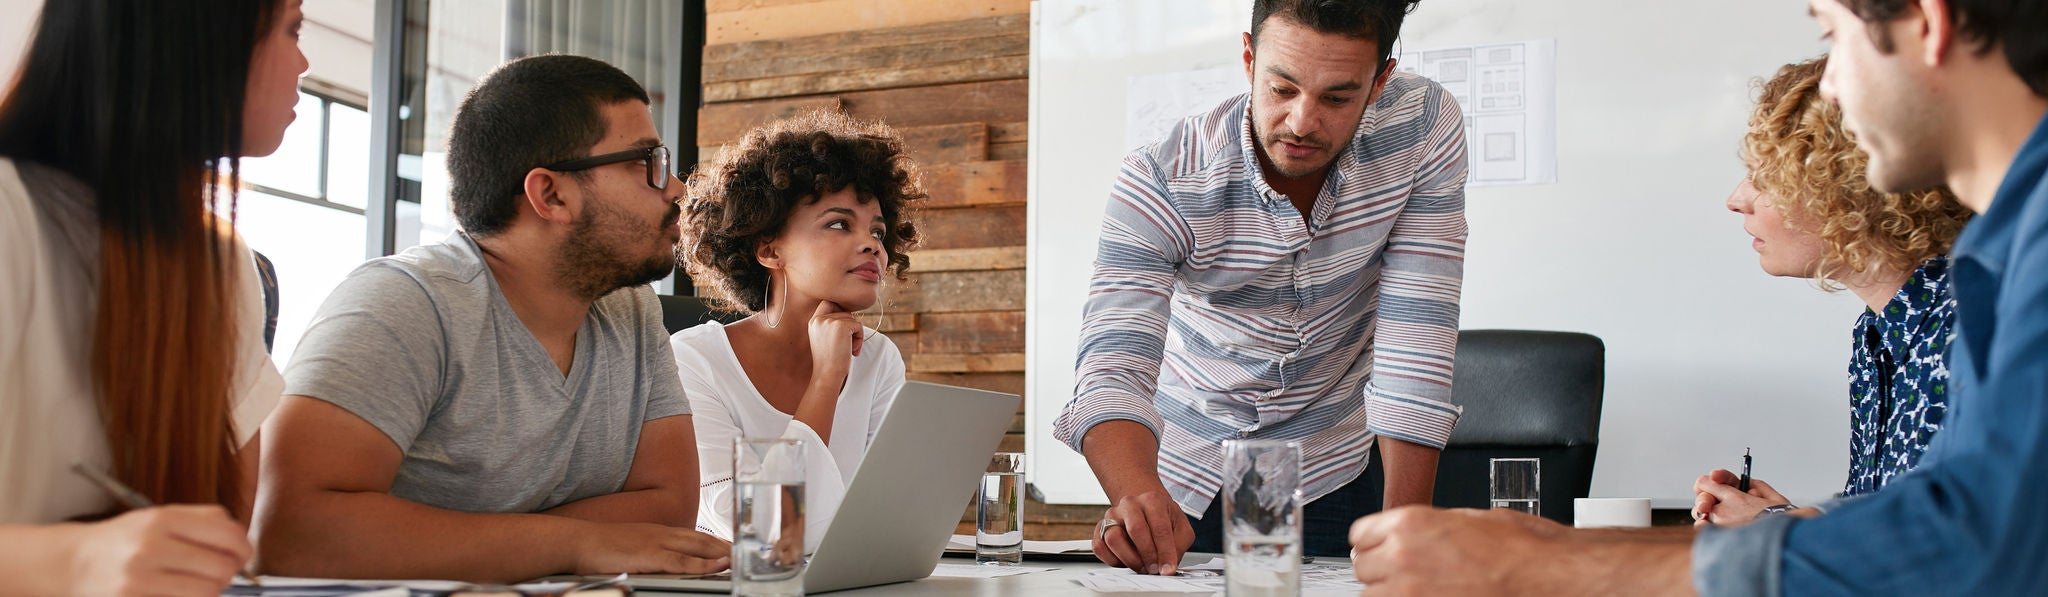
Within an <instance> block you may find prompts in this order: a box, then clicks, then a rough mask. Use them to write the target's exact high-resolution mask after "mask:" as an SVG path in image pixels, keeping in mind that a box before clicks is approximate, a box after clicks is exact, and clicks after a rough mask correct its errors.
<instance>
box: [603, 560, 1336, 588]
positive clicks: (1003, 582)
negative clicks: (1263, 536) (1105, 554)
mask: <svg viewBox="0 0 2048 597" xmlns="http://www.w3.org/2000/svg"><path fill="white" fill-rule="evenodd" d="M1188 555H1190V556H1199V555H1210V556H1215V557H1221V556H1220V555H1217V554H1188ZM1318 560H1321V558H1318ZM973 563H974V558H962V557H945V558H939V564H941V565H944V564H973ZM1020 567H1022V568H1051V570H1045V571H1040V572H1032V573H1028V574H1018V575H1013V576H1002V577H996V578H957V577H930V578H922V579H918V580H914V581H910V582H901V583H895V584H887V585H880V586H874V587H866V588H860V589H847V590H844V591H833V592H831V593H824V594H825V595H834V596H839V595H845V596H846V597H866V596H875V595H892V596H894V595H901V596H905V597H925V596H936V595H948V596H952V595H968V596H974V597H1023V596H1030V597H1040V596H1045V595H1077V596H1086V595H1103V596H1105V597H1189V596H1191V595H1202V593H1171V592H1160V593H1097V592H1094V591H1091V590H1089V589H1088V588H1086V587H1083V586H1081V585H1080V584H1078V583H1076V582H1075V579H1078V578H1080V577H1083V576H1087V575H1088V574H1091V573H1093V572H1095V571H1098V570H1104V569H1108V568H1109V566H1105V565H1103V564H1102V563H1101V562H1094V561H1089V562H1066V561H1037V560H1025V561H1024V563H1023V564H1022V565H1021V566H1020ZM635 593H636V594H641V595H677V596H681V595H687V593H663V592H656V591H653V590H647V589H642V590H639V591H635ZM1219 594H1220V593H1219Z"/></svg>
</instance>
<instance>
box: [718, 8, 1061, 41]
mask: <svg viewBox="0 0 2048 597" xmlns="http://www.w3.org/2000/svg"><path fill="white" fill-rule="evenodd" d="M706 8H707V9H708V8H709V7H708V6H707V7H706ZM720 8H736V9H737V10H725V11H716V12H710V11H707V13H708V14H706V15H705V22H704V43H705V45H719V44H728V43H738V42H747V41H758V40H764V39H785V38H791V37H805V36H811V35H824V34H828V33H839V32H844V31H859V30H862V29H887V28H893V27H908V26H912V25H923V24H926V23H940V22H945V21H958V20H964V19H972V18H979V17H990V16H996V15H1006V14H1029V13H1030V12H1031V1H1030V0H923V1H916V2H907V1H905V0H818V1H815V2H804V3H781V2H776V3H773V5H761V6H753V7H742V6H735V5H733V4H731V3H727V2H721V3H720Z"/></svg>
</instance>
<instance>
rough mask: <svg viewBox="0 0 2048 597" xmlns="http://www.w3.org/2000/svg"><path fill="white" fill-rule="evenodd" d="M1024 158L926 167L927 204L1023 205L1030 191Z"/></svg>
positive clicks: (953, 205) (947, 205)
mask: <svg viewBox="0 0 2048 597" xmlns="http://www.w3.org/2000/svg"><path fill="white" fill-rule="evenodd" d="M1025 174H1026V172H1025V162H1024V160H1000V161H987V162H968V163H964V164H948V165H942V166H937V167H932V168H927V169H925V178H924V191H925V193H926V194H929V195H931V198H930V199H927V200H926V202H925V207H969V206H977V205H1023V204H1024V200H1025V198H1026V197H1028V195H1027V194H1026V193H1025V185H1027V184H1029V183H1030V179H1029V178H1027V177H1026V175H1025Z"/></svg>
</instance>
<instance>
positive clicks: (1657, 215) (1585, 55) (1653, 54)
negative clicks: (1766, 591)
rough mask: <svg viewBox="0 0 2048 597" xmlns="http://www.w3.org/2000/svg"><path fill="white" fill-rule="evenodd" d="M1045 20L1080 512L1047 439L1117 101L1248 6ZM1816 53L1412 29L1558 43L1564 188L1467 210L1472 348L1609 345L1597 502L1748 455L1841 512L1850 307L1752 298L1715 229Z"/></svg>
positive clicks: (1728, 38) (1778, 295)
mask: <svg viewBox="0 0 2048 597" xmlns="http://www.w3.org/2000/svg"><path fill="white" fill-rule="evenodd" d="M1036 4H1037V6H1038V15H1037V18H1036V25H1035V29H1034V35H1033V57H1034V68H1033V72H1032V84H1033V86H1034V90H1033V107H1032V118H1031V123H1032V126H1033V127H1034V130H1033V131H1032V132H1031V138H1032V141H1033V143H1032V152H1033V156H1034V157H1033V160H1032V164H1031V166H1032V167H1031V176H1032V185H1031V194H1032V197H1031V209H1032V221H1033V222H1034V223H1035V224H1034V229H1033V231H1032V234H1031V247H1030V252H1031V256H1032V260H1031V262H1030V270H1029V271H1030V273H1031V275H1032V286H1031V298H1030V309H1031V313H1030V317H1029V318H1028V320H1029V322H1030V325H1031V329H1030V331H1029V338H1028V339H1029V342H1030V343H1031V345H1030V347H1029V351H1030V358H1031V361H1030V363H1029V369H1030V372H1029V374H1028V375H1029V378H1030V384H1031V385H1030V387H1029V392H1030V394H1031V395H1030V397H1029V400H1030V420H1031V425H1032V426H1031V434H1032V438H1031V439H1032V440H1033V441H1034V442H1035V443H1034V444H1033V446H1032V450H1033V452H1034V455H1035V456H1036V457H1037V458H1036V461H1037V462H1038V465H1037V469H1036V472H1037V473H1039V474H1038V475H1036V476H1035V477H1034V478H1033V482H1034V483H1036V484H1038V485H1039V487H1040V488H1041V489H1043V490H1044V491H1045V493H1046V494H1047V496H1048V497H1050V498H1055V499H1057V497H1058V496H1067V497H1070V498H1071V497H1074V496H1079V497H1080V500H1079V501H1087V498H1089V497H1091V494H1092V496H1099V495H1100V494H1099V490H1097V489H1095V487H1094V480H1093V478H1092V477H1090V476H1089V475H1088V472H1087V469H1086V465H1085V463H1084V462H1082V461H1081V460H1080V459H1079V458H1078V456H1075V455H1073V454H1072V451H1071V450H1068V449H1067V448H1065V447H1064V446H1061V445H1059V444H1058V443H1057V442H1054V441H1052V440H1051V439H1050V422H1051V421H1052V419H1053V417H1054V416H1056V415H1057V414H1058V411H1059V409H1060V407H1061V406H1062V405H1063V404H1064V403H1065V402H1066V401H1067V399H1068V398H1069V397H1070V396H1071V391H1072V373H1073V372H1072V367H1073V362H1074V359H1073V351H1074V343H1075V340H1076V337H1075V336H1076V330H1077V329H1078V328H1079V313H1080V305H1081V302H1082V300H1083V298H1084V296H1085V288H1086V282H1087V276H1088V274H1089V271H1090V268H1091V263H1092V259H1093V254H1094V247H1095V234H1096V232H1095V229H1096V228H1098V227H1099V225H1100V218H1101V213H1102V207H1103V203H1104V201H1105V200H1106V199H1107V196H1108V190H1109V187H1110V182H1111V180H1112V179H1113V177H1114V175H1115V170H1116V165H1117V163H1118V162H1117V160H1118V158H1119V157H1120V156H1121V154H1122V152H1123V149H1122V147H1123V145H1122V139H1121V135H1122V131H1123V130H1124V126H1123V118H1124V116H1123V111H1122V107H1123V106H1124V100H1125V98H1124V89H1125V85H1124V82H1125V81H1127V80H1128V79H1129V77H1132V76H1137V75H1145V74H1152V73H1159V72H1170V71H1173V70H1189V69H1195V68H1201V67H1205V66H1218V65H1221V64H1231V63H1233V61H1235V60H1236V59H1237V55H1238V51H1239V48H1240V45H1239V41H1238V37H1237V36H1238V33H1239V32H1241V31H1243V29H1244V28H1245V27H1246V26H1247V25H1248V23H1243V22H1239V21H1238V20H1237V19H1238V18H1239V17H1238V13H1239V12H1240V11H1241V9H1240V8H1239V7H1240V6H1241V5H1248V4H1250V2H1249V1H1248V0H1205V1H1202V2H1191V1H1187V0H1039V1H1038V2H1037V3H1036ZM1204 19H1206V20H1207V21H1215V20H1218V19H1221V20H1223V21H1225V22H1221V23H1216V22H1204V21H1203V20H1204ZM1191 21H1193V22H1191ZM1147 23H1152V24H1170V25H1172V26H1171V27H1150V26H1147V25H1146V24H1147ZM1104 31H1114V32H1116V33H1115V34H1113V35H1101V33H1102V32H1104ZM1817 37H1818V30H1817V29H1815V28H1814V26H1813V25H1812V24H1811V23H1810V22H1809V21H1808V19H1807V17H1806V15H1805V9H1804V7H1803V5H1802V4H1799V3H1796V2H1783V1H1779V0H1726V1H1721V2H1686V3H1677V2H1642V1H1640V0H1433V1H1430V2H1423V3H1422V4H1421V5H1420V7H1419V8H1418V9H1417V11H1416V12H1415V14H1414V15H1412V16H1410V17H1409V19H1408V22H1407V24H1406V26H1405V28H1404V31H1403V42H1402V43H1403V45H1402V46H1401V48H1400V49H1402V50H1404V51H1412V50H1421V49H1429V48H1436V47H1443V46H1458V45H1468V44H1476V43H1484V42H1512V41H1523V40H1532V39H1545V38H1554V39H1556V40H1557V64H1558V74H1557V77H1558V80H1557V87H1556V99H1557V106H1558V108H1557V118H1558V122H1557V126H1558V144H1557V151H1558V182H1557V183H1556V184H1549V185H1534V186H1514V187H1491V188H1481V189H1473V190H1471V191H1470V193H1469V195H1468V204H1467V215H1468V217H1469V219H1470V221H1471V229H1472V235H1471V243H1470V246H1469V251H1468V254H1467V267H1466V272H1465V273H1466V278H1465V280H1466V281H1465V294H1464V302H1463V304H1464V316H1463V327H1464V328H1466V329H1476V328H1521V329H1547V330H1567V331H1581V332H1587V333H1591V334H1594V335H1597V336H1600V337H1601V338H1602V339H1603V340H1605V341H1606V344H1607V349H1608V362H1607V366H1608V369H1607V371H1608V376H1607V386H1606V389H1607V391H1606V398H1607V401H1606V408H1605V411H1604V417H1603V420H1602V426H1601V445H1600V456H1599V463H1598V465H1597V466H1596V473H1595V475H1594V482H1593V495H1595V496H1639V497H1651V498H1655V499H1657V500H1658V505H1659V506H1660V507H1681V506H1684V505H1686V504H1689V501H1690V500H1689V498H1690V486H1691V481H1692V479H1693V478H1694V477H1695V476H1697V475H1699V474H1701V473H1704V472H1706V471H1707V470H1709V469H1710V468H1713V467H1731V468H1732V467H1737V466H1739V465H1740V464H1741V455H1742V450H1743V448H1744V447H1745V446H1747V447H1752V448H1754V449H1755V453H1756V458H1757V460H1756V462H1757V469H1756V472H1757V475H1758V476H1759V477H1762V478H1766V479H1769V480H1770V481H1771V482H1772V484H1773V485H1776V486H1778V487H1779V488H1781V489H1784V490H1785V491H1786V492H1787V493H1788V494H1790V495H1791V496H1792V497H1793V498H1794V499H1795V500H1801V501H1802V503H1804V502H1805V501H1810V500H1813V499H1816V498H1820V497H1824V496H1826V495H1828V494H1830V493H1832V492H1834V491H1839V490H1840V489H1841V485H1842V481H1843V473H1844V471H1845V469H1846V466H1847V451H1848V447H1847V444H1848V439H1847V438H1848V425H1847V422H1848V398H1847V382H1846V372H1845V367H1846V364H1847V360H1848V349H1849V327H1850V325H1851V324H1852V323H1853V321H1854V319H1855V316H1856V313H1857V311H1858V309H1859V308H1860V303H1857V302H1856V300H1855V299H1854V298H1853V297H1851V296H1847V295H1827V294H1824V293H1821V292H1819V291H1817V290H1815V289H1814V288H1813V287H1812V286H1810V285H1809V284H1807V283H1805V282H1802V281H1795V280H1783V279H1774V278H1770V277H1768V276H1765V275H1764V274H1763V273H1762V272H1761V271H1759V270H1758V269H1757V263H1756V255H1755V253H1753V252H1752V251H1751V250H1750V248H1749V239H1748V238H1747V236H1746V235H1745V234H1744V233H1743V232H1742V230H1741V222H1740V218H1739V217H1737V216H1734V215H1731V214H1729V213H1728V212H1727V211H1725V210H1724V209H1723V208H1722V201H1723V199H1724V197H1725V196H1726V194H1727V192H1728V190H1729V189H1730V188H1732V187H1733V186H1734V185H1735V183H1736V181H1737V180H1738V179H1739V178H1740V177H1741V176H1742V167H1741V164H1740V162H1739V161H1738V159H1737V157H1736V153H1735V152H1736V148H1737V145H1738V141H1739V140H1740V137H1741V135H1742V132H1743V129H1744V125H1745V120H1746V118H1747V115H1748V111H1749V107H1750V98H1751V94H1752V91H1751V89H1750V86H1749V85H1750V81H1751V80H1752V79H1754V78H1757V77H1764V76H1769V75H1770V74H1771V73H1772V72H1773V71H1774V70H1775V69H1776V67H1778V66H1779V65H1782V64H1784V63H1786V62H1790V61H1794V60H1800V59H1803V58H1807V57H1811V56H1814V55H1817V54H1818V53H1819V52H1820V51H1821V50H1822V49H1823V47H1822V46H1821V45H1820V44H1819V43H1818V42H1816V41H1815V39H1816V38H1817ZM1049 218H1050V219H1049ZM1047 222H1057V225H1056V226H1046V225H1040V224H1042V223H1047ZM1095 499H1099V497H1097V498H1095Z"/></svg>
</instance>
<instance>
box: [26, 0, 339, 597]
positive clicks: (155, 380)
mask: <svg viewBox="0 0 2048 597" xmlns="http://www.w3.org/2000/svg"><path fill="white" fill-rule="evenodd" d="M301 19H302V17H301V13H300V7H299V0H217V1H215V2H210V3H207V6H206V8H204V9H200V8H196V7H194V6H191V5H188V4H186V3H173V2H158V1H155V0H61V1H57V0H52V1H50V2H47V3H46V6H45V7H44V9H43V14H42V17H41V19H40V21H39V22H38V24H37V27H36V30H35V39H34V41H33V42H32V43H31V44H30V46H29V50H28V54H27V56H26V57H25V58H24V59H23V61H22V64H21V71H20V73H19V74H18V75H17V77H16V78H15V80H14V82H13V84H12V85H11V88H10V89H9V90H8V91H7V94H6V96H5V99H4V100H0V577H4V578H7V579H8V583H7V586H6V587H5V588H0V593H6V592H13V591H22V592H25V593H27V594H91V595H114V594H124V595H125V594H139V593H142V592H145V591H146V592H148V593H149V594H163V595H218V594H219V593H220V591H221V590H222V589H223V588H225V587H226V585H227V584H228V582H229V580H230V579H231V578H232V577H233V575H234V574H235V573H236V571H237V570H240V569H242V567H243V565H244V563H246V562H247V560H248V558H249V555H250V551H251V550H250V547H249V543H248V540H247V531H246V527H245V525H246V524H247V520H248V519H249V506H250V503H251V502H252V497H251V496H252V495H253V493H254V489H255V484H256V479H255V471H256V462H257V457H258V454H257V446H258V444H257V441H256V440H257V438H256V437H255V435H256V432H257V429H258V427H259V425H260V424H261V423H262V421H263V418H264V417H265V416H266V415H267V414H268V413H269V411H270V409H271V408H272V407H273V406H275V405H276V403H277V400H278V393H279V391H280V390H281V389H282V385H283V384H282V380H281V379H280V378H279V377H278V374H277V370H276V367H275V366H274V365H272V364H271V362H270V360H269V357H268V356H267V355H266V354H265V353H264V347H263V342H262V335H261V334H262V326H263V311H262V304H261V297H260V295H259V291H258V290H257V288H258V287H257V281H256V279H255V278H256V276H255V272H254V268H253V265H252V263H253V261H252V258H251V254H250V253H249V250H248V248H247V247H245V246H243V245H242V244H241V242H240V240H239V239H238V238H237V237H236V236H235V234H234V231H233V228H232V219H233V215H234V204H235V188H236V186H237V185H238V184H239V181H238V180H237V178H236V176H235V175H234V172H235V170H236V168H237V166H238V165H239V159H240V158H242V157H252V156H261V155H267V154H269V153H271V152H272V151H275V150H276V149H277V147H278V145H279V143H281V142H282V140H283V137H284V131H285V128H286V127H287V126H289V125H290V124H291V121H292V118H293V116H294V115H293V113H292V109H293V107H294V106H295V105H296V103H297V101H298V97H297V95H298V94H297V79H298V76H299V75H300V74H302V73H304V72H305V70H306V59H305V56H304V55H303V54H302V53H300V51H299V49H298V29H299V23H300V21H301ZM74 469H87V470H91V471H101V472H104V473H106V474H107V475H109V476H111V477H112V478H113V479H115V480H118V481H119V482H120V484H122V485H125V486H127V487H130V488H133V489H134V490H135V491H136V492H139V493H140V494H141V495H142V497H144V498H146V499H147V500H149V501H150V502H153V503H156V504H163V506H160V507H145V508H140V509H134V510H130V511H127V512H125V513H120V504H121V502H118V501H116V500H115V499H114V498H113V497H112V495H111V492H110V491H108V490H106V489H104V488H102V487H101V486H100V485H96V484H94V483H93V482H91V481H89V480H88V479H87V478H86V476H85V475H83V474H79V473H78V472H76V471H75V470H74ZM109 514H118V515H115V516H113V517H112V518H107V515H109ZM101 519H104V520H101ZM81 520H98V522H89V523H80V522H75V521H81Z"/></svg>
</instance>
